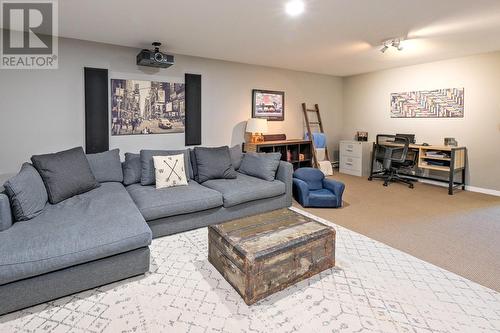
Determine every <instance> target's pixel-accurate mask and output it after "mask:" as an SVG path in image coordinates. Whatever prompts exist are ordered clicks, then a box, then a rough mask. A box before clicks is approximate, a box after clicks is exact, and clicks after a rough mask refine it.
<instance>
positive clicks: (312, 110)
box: [306, 109, 318, 112]
mask: <svg viewBox="0 0 500 333" xmlns="http://www.w3.org/2000/svg"><path fill="white" fill-rule="evenodd" d="M306 111H307V112H318V111H317V110H316V109H307V110H306Z"/></svg>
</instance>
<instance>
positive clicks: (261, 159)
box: [238, 153, 281, 182]
mask: <svg viewBox="0 0 500 333" xmlns="http://www.w3.org/2000/svg"><path fill="white" fill-rule="evenodd" d="M280 160H281V153H260V154H259V153H246V154H245V156H243V160H242V161H241V166H240V169H239V170H238V171H239V172H241V173H243V174H245V175H249V176H253V177H257V178H260V179H264V180H267V181H270V182H271V181H273V180H274V178H275V177H276V171H277V170H278V167H279V165H280Z"/></svg>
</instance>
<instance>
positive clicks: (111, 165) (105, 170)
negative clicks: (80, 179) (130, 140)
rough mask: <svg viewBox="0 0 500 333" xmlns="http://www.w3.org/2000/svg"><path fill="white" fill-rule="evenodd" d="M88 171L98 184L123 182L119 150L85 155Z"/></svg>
mask: <svg viewBox="0 0 500 333" xmlns="http://www.w3.org/2000/svg"><path fill="white" fill-rule="evenodd" d="M87 160H88V161H89V165H90V169H91V170H92V173H93V174H94V176H95V179H96V180H97V181H98V182H99V183H104V182H118V183H121V182H122V181H123V170H122V163H121V161H120V149H113V150H110V151H105V152H103V153H97V154H87Z"/></svg>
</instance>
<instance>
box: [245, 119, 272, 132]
mask: <svg viewBox="0 0 500 333" xmlns="http://www.w3.org/2000/svg"><path fill="white" fill-rule="evenodd" d="M246 131H247V132H248V133H267V119H262V118H250V119H248V121H247V129H246Z"/></svg>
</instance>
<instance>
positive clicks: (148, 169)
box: [141, 149, 193, 185]
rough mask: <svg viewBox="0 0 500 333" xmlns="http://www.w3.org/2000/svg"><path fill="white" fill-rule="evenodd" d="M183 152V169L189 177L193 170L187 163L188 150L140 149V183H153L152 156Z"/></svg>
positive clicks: (191, 176)
mask: <svg viewBox="0 0 500 333" xmlns="http://www.w3.org/2000/svg"><path fill="white" fill-rule="evenodd" d="M179 154H184V169H185V170H186V174H187V175H188V177H189V178H193V171H192V170H191V166H190V165H189V164H190V163H191V162H189V151H188V150H187V149H185V150H141V185H152V184H154V183H155V177H156V175H155V166H154V162H153V156H170V155H179Z"/></svg>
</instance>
